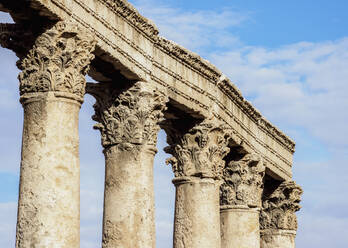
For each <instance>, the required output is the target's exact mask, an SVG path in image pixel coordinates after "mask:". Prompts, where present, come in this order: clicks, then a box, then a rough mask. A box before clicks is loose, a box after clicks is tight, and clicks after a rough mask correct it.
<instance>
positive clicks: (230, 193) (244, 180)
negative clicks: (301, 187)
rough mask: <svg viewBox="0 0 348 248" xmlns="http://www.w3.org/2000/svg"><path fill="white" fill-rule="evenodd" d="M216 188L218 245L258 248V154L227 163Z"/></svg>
mask: <svg viewBox="0 0 348 248" xmlns="http://www.w3.org/2000/svg"><path fill="white" fill-rule="evenodd" d="M223 174H224V176H223V179H224V183H223V184H222V185H221V188H220V193H221V196H220V204H221V208H220V211H221V216H220V218H221V247H222V248H235V247H238V248H259V247H260V225H259V216H260V207H261V196H262V187H263V177H264V174H265V166H264V165H263V163H262V162H261V160H260V157H259V156H258V155H254V154H247V155H245V156H244V157H243V158H242V159H240V160H238V161H231V162H229V163H228V164H227V165H226V167H225V168H224V172H223Z"/></svg>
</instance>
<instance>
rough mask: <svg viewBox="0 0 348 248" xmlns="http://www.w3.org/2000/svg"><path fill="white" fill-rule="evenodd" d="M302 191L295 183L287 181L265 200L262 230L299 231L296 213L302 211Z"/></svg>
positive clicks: (262, 213) (261, 220)
mask: <svg viewBox="0 0 348 248" xmlns="http://www.w3.org/2000/svg"><path fill="white" fill-rule="evenodd" d="M302 192H303V191H302V189H301V187H300V186H298V185H297V184H296V183H295V182H293V181H285V182H283V183H282V184H280V186H279V187H278V188H277V189H276V190H275V191H274V192H273V193H272V194H271V195H270V196H269V197H267V198H266V199H264V200H263V204H262V210H261V216H260V225H261V229H263V230H265V229H283V230H294V231H296V230H297V218H296V215H295V213H296V212H297V211H299V210H300V209H301V206H300V201H301V194H302Z"/></svg>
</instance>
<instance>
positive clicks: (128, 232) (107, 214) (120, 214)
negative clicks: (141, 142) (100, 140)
mask: <svg viewBox="0 0 348 248" xmlns="http://www.w3.org/2000/svg"><path fill="white" fill-rule="evenodd" d="M134 152H135V151H132V150H130V151H129V150H125V149H120V147H119V146H112V147H110V148H107V149H106V150H105V152H104V153H105V160H106V168H105V169H106V174H105V199H104V222H103V248H113V247H120V248H128V247H132V248H133V247H134V248H142V247H149V248H150V247H155V245H156V239H155V213H154V208H155V204H154V187H153V160H154V152H151V151H146V150H145V149H142V150H139V151H136V152H137V154H136V156H134Z"/></svg>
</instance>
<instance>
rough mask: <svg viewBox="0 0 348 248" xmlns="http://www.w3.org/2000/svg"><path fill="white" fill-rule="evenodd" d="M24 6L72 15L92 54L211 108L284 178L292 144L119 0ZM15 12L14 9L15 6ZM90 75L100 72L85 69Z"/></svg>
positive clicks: (176, 97) (207, 111) (194, 109)
mask: <svg viewBox="0 0 348 248" xmlns="http://www.w3.org/2000/svg"><path fill="white" fill-rule="evenodd" d="M21 1H23V5H27V6H28V7H27V8H26V9H27V10H28V9H32V10H39V12H35V13H37V14H39V15H41V16H46V17H49V18H50V19H57V18H59V19H63V20H67V19H72V20H73V21H74V22H75V23H77V24H79V25H80V26H83V27H84V28H86V29H88V30H90V31H92V32H93V33H94V34H95V36H96V39H97V41H98V44H97V49H96V56H97V57H98V58H100V59H101V60H104V61H108V62H110V63H112V64H113V66H114V67H115V69H117V70H119V71H120V72H121V73H122V74H123V75H124V76H126V77H127V78H128V79H134V80H143V81H147V82H150V81H152V82H154V83H155V84H157V86H158V88H159V89H160V90H161V91H162V92H163V93H165V94H166V95H168V96H169V98H170V102H172V103H173V104H179V105H180V106H181V107H182V109H185V111H186V112H189V113H190V114H192V115H196V116H198V117H199V118H209V116H210V115H211V113H214V115H215V116H216V118H217V119H221V120H222V121H224V122H225V123H226V124H227V125H229V126H230V128H232V129H233V130H234V131H236V134H237V135H238V136H239V138H240V139H242V140H243V142H244V145H245V147H246V149H248V150H249V151H250V152H251V153H258V154H262V156H263V159H264V161H265V164H266V166H267V168H268V169H269V172H270V173H272V175H273V176H274V177H278V178H279V179H282V180H284V179H285V180H289V179H290V178H291V176H292V172H291V165H292V155H293V152H294V147H295V144H294V142H293V141H292V140H291V139H289V138H288V137H287V136H286V135H284V134H283V133H282V132H280V131H279V130H278V129H277V128H275V127H274V126H273V125H271V124H270V123H269V122H268V121H267V120H266V119H265V118H264V117H262V115H261V114H260V113H259V112H258V111H257V110H256V109H255V108H254V107H253V106H252V105H251V104H250V103H249V102H248V101H246V100H245V99H244V98H243V96H242V95H241V93H240V91H239V90H238V89H237V88H236V87H235V86H234V85H233V84H232V83H231V82H230V81H229V80H228V79H227V78H226V77H225V76H224V75H223V74H222V73H221V72H220V71H219V70H218V69H216V68H215V67H214V66H213V65H211V64H210V63H209V62H207V61H205V60H203V59H202V58H200V57H199V56H198V55H196V54H194V53H192V52H190V51H188V50H186V49H184V48H182V47H180V46H179V45H176V44H174V43H173V42H171V41H168V40H166V39H164V38H162V37H160V36H158V30H157V28H156V27H155V26H154V25H153V24H152V23H151V21H149V20H147V19H146V18H144V17H142V16H141V15H140V14H139V13H138V12H137V11H136V10H135V9H134V8H133V7H132V6H131V5H130V4H129V3H128V2H127V1H125V0H85V1H82V0H71V1H66V0H50V1H47V0H31V1H30V2H25V1H24V0H18V1H16V2H18V4H19V3H20V2H21ZM1 4H2V5H1ZM11 8H16V7H13V6H12V5H11V4H9V3H8V2H7V1H5V0H0V9H2V10H5V11H10V12H11V13H12V14H13V16H14V17H15V19H16V20H18V21H25V16H29V15H24V14H22V15H20V13H15V12H16V9H11ZM17 11H19V12H20V10H18V9H17ZM90 75H91V76H93V77H94V78H95V79H96V80H98V79H101V76H100V73H99V72H97V71H95V70H92V71H91V73H90Z"/></svg>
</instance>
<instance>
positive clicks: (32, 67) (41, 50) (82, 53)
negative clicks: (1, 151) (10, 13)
mask: <svg viewBox="0 0 348 248" xmlns="http://www.w3.org/2000/svg"><path fill="white" fill-rule="evenodd" d="M94 46H95V42H94V40H93V37H92V36H90V35H88V34H87V33H85V32H83V31H82V30H80V29H79V28H78V26H75V25H73V24H71V23H66V22H58V23H56V24H55V25H54V26H53V27H51V28H50V29H48V30H47V31H45V32H44V33H43V34H41V35H40V36H39V37H37V39H36V41H35V44H34V46H33V47H32V49H31V50H30V51H29V52H28V53H27V55H26V56H25V57H24V58H22V59H21V60H20V61H19V63H18V65H19V67H20V69H22V72H21V73H20V74H19V81H20V94H21V103H22V105H23V107H24V128H23V143H22V161H21V169H20V189H19V190H20V192H19V203H18V221H17V236H16V247H17V248H27V247H57V248H58V247H59V248H78V247H80V165H79V134H78V119H79V110H80V106H81V103H82V102H83V96H84V93H85V84H86V82H85V77H84V76H85V74H86V72H87V70H88V65H89V63H90V61H91V60H92V59H93V57H94V56H93V55H92V54H91V53H92V51H93V50H94Z"/></svg>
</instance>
